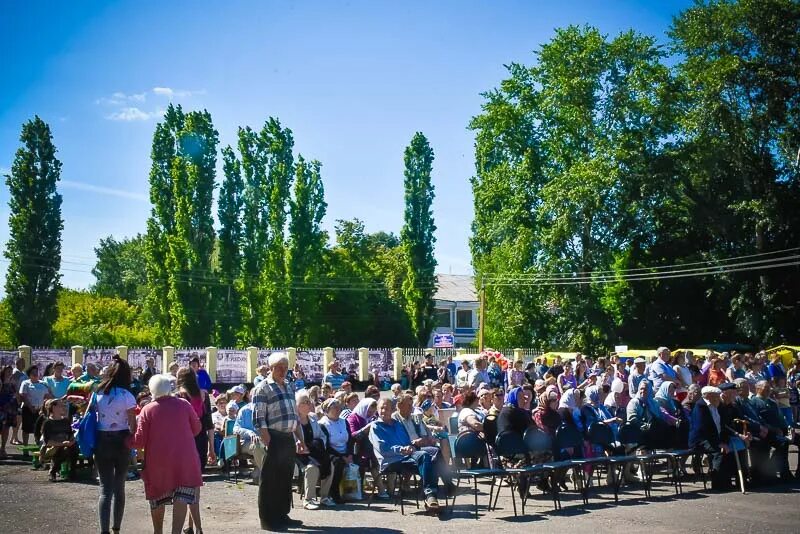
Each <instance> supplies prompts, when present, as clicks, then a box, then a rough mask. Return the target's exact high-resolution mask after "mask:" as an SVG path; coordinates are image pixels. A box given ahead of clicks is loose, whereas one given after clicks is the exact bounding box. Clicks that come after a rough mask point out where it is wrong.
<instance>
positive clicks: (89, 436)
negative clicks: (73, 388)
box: [75, 393, 97, 458]
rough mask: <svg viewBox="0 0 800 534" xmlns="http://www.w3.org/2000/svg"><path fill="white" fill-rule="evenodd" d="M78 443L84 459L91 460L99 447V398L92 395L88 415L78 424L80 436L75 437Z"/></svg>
mask: <svg viewBox="0 0 800 534" xmlns="http://www.w3.org/2000/svg"><path fill="white" fill-rule="evenodd" d="M75 441H77V442H78V449H79V450H80V451H81V454H82V455H83V457H84V458H89V457H90V456H92V455H93V454H94V450H95V448H96V447H97V396H96V395H95V394H94V393H92V398H91V399H90V400H89V406H88V407H87V408H86V413H85V414H83V417H81V420H80V422H79V423H78V434H77V436H75Z"/></svg>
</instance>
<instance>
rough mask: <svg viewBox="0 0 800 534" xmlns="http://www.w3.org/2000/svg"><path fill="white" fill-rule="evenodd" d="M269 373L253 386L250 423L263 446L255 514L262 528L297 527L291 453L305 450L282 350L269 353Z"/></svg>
mask: <svg viewBox="0 0 800 534" xmlns="http://www.w3.org/2000/svg"><path fill="white" fill-rule="evenodd" d="M268 363H269V368H270V371H271V374H270V376H269V377H268V378H266V379H264V380H262V381H261V382H260V383H259V384H258V386H256V387H255V388H254V389H253V426H254V427H255V428H256V430H257V431H258V434H259V437H260V439H261V443H263V444H264V447H266V449H267V454H266V457H265V458H264V465H263V466H261V472H262V473H267V474H268V476H262V477H261V480H260V483H259V487H258V515H259V518H260V519H261V528H262V529H263V530H270V531H272V530H281V529H284V528H286V527H298V526H300V525H302V524H303V522H302V521H299V520H297V519H291V518H289V505H290V502H291V500H292V474H293V473H294V464H295V454H307V451H306V448H305V442H304V440H303V433H302V430H301V428H300V425H299V424H298V418H297V404H296V403H295V398H294V388H293V387H292V385H291V384H290V383H289V382H287V380H286V373H287V372H288V371H289V358H288V357H287V356H286V354H285V353H283V352H274V353H272V354H271V355H270V357H269V360H268Z"/></svg>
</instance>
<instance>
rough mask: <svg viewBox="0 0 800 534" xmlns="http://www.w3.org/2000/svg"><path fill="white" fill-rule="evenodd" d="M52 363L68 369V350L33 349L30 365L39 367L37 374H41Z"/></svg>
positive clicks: (69, 351) (70, 360)
mask: <svg viewBox="0 0 800 534" xmlns="http://www.w3.org/2000/svg"><path fill="white" fill-rule="evenodd" d="M52 362H61V363H63V364H64V365H65V366H66V367H67V368H69V367H70V366H72V351H71V350H68V349H33V350H32V351H31V364H33V365H38V366H39V374H42V373H43V372H44V368H45V367H47V364H49V363H52Z"/></svg>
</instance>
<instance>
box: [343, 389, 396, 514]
mask: <svg viewBox="0 0 800 534" xmlns="http://www.w3.org/2000/svg"><path fill="white" fill-rule="evenodd" d="M377 412H378V401H376V400H375V399H373V398H371V397H366V398H364V399H362V400H361V401H359V403H358V404H356V407H355V408H353V412H352V413H351V414H350V415H349V416H347V421H346V422H347V430H348V432H349V433H350V439H351V440H352V442H353V444H354V457H355V461H356V463H358V466H359V468H360V469H361V470H362V471H369V472H370V473H372V480H374V481H375V487H376V488H377V490H378V498H379V499H388V498H389V493H388V492H387V491H386V487H385V486H384V485H383V477H381V476H380V475H379V473H378V463H377V461H376V460H375V455H374V454H373V452H372V443H370V441H369V429H370V428H372V422H373V421H374V419H375V414H376V413H377Z"/></svg>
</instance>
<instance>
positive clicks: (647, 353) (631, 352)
mask: <svg viewBox="0 0 800 534" xmlns="http://www.w3.org/2000/svg"><path fill="white" fill-rule="evenodd" d="M617 356H618V357H619V358H638V357H639V356H642V357H643V358H644V359H646V360H647V361H653V360H655V359H656V356H657V354H656V350H655V349H628V350H626V351H624V352H618V353H617Z"/></svg>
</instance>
